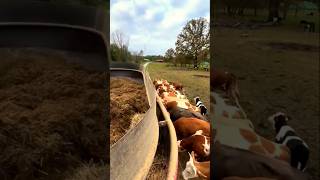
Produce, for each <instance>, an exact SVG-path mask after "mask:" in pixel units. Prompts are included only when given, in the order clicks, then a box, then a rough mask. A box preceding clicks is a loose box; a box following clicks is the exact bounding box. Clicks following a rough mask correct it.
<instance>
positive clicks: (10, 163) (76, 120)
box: [0, 51, 108, 179]
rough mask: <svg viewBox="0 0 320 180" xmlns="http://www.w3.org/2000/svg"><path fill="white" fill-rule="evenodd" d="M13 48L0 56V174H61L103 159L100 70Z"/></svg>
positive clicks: (7, 176)
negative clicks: (13, 51) (96, 70)
mask: <svg viewBox="0 0 320 180" xmlns="http://www.w3.org/2000/svg"><path fill="white" fill-rule="evenodd" d="M0 52H2V51H0ZM3 53H5V52H2V54H1V55H3ZM10 53H12V52H10ZM16 54H19V51H17V52H16ZM16 54H12V55H11V56H10V54H8V53H7V54H5V55H4V56H2V58H3V57H5V58H4V61H1V62H0V65H1V66H2V65H4V66H5V67H6V68H5V69H0V70H1V73H0V152H1V153H0V179H64V178H65V175H66V174H67V173H69V172H70V170H71V169H73V168H77V167H79V166H80V165H81V163H84V162H87V161H89V160H90V159H93V160H94V162H99V161H106V160H107V153H106V149H107V148H108V147H107V138H106V137H107V130H106V122H105V121H104V118H103V110H104V107H105V106H104V105H105V102H104V97H105V88H104V82H105V80H106V76H105V75H104V74H103V73H98V72H93V71H87V70H84V69H82V68H81V67H80V66H77V65H70V64H68V65H67V64H65V63H64V61H63V60H64V57H61V56H60V55H57V54H50V55H44V54H37V53H33V52H32V51H26V53H23V54H21V55H19V56H17V55H16ZM2 67H3V66H2Z"/></svg>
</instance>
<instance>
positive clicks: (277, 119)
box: [268, 112, 291, 129]
mask: <svg viewBox="0 0 320 180" xmlns="http://www.w3.org/2000/svg"><path fill="white" fill-rule="evenodd" d="M290 119H291V118H290V117H289V116H287V115H286V114H285V113H283V112H277V113H275V114H273V115H271V116H270V117H269V118H268V121H269V122H270V123H271V124H272V127H273V128H274V129H276V127H277V126H282V125H286V124H287V122H288V121H289V120H290Z"/></svg>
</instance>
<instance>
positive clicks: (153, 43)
mask: <svg viewBox="0 0 320 180" xmlns="http://www.w3.org/2000/svg"><path fill="white" fill-rule="evenodd" d="M178 1H179V2H177V1H170V0H151V1H150V0H115V1H112V2H111V11H110V19H111V23H110V31H111V33H112V32H114V31H115V30H120V31H122V32H123V33H125V34H126V35H128V36H130V45H129V49H130V50H131V51H140V50H144V52H145V54H164V53H165V51H166V50H167V49H168V48H174V47H175V41H176V37H177V35H178V34H179V33H180V31H181V30H182V28H183V26H184V25H185V23H186V22H187V21H188V20H190V19H192V18H199V17H205V18H206V19H208V20H209V16H210V1H209V0H201V1H199V0H185V1H182V2H180V0H178Z"/></svg>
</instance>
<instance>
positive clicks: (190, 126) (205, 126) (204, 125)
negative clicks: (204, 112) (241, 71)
mask: <svg viewBox="0 0 320 180" xmlns="http://www.w3.org/2000/svg"><path fill="white" fill-rule="evenodd" d="M173 125H174V128H175V130H176V133H177V138H178V140H181V139H184V138H187V137H189V136H192V135H193V134H195V133H196V132H197V131H198V130H202V132H203V133H202V134H203V135H204V136H208V137H209V136H210V123H208V122H207V121H204V120H201V119H197V118H186V117H181V118H179V119H178V120H176V121H175V122H173Z"/></svg>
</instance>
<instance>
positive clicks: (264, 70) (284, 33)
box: [213, 26, 319, 180]
mask: <svg viewBox="0 0 320 180" xmlns="http://www.w3.org/2000/svg"><path fill="white" fill-rule="evenodd" d="M214 31H215V36H214V40H213V41H214V49H213V51H214V57H213V65H214V66H215V67H218V68H221V69H226V70H228V71H230V72H233V73H234V74H235V75H236V76H237V77H238V79H239V90H240V94H241V97H240V104H241V105H242V107H243V109H244V110H245V111H246V113H247V114H248V117H249V119H250V120H251V121H252V122H253V123H254V125H255V127H256V131H257V132H258V133H259V134H260V135H262V136H264V137H266V138H268V139H270V140H273V139H274V137H275V132H274V130H273V129H272V127H271V126H270V125H269V124H268V123H267V117H268V116H270V115H271V114H273V113H275V112H277V111H283V112H286V113H288V114H289V115H290V116H291V117H292V120H291V121H290V122H289V125H291V126H292V127H293V128H294V129H295V130H296V131H297V133H298V135H299V136H301V137H302V139H304V140H305V141H306V143H307V144H308V145H309V147H310V148H311V156H310V158H309V162H308V168H307V173H309V174H310V175H311V176H312V178H311V179H312V180H316V179H319V164H318V163H319V33H304V32H302V31H301V30H298V29H297V28H290V26H279V27H265V28H261V29H258V30H240V29H231V28H219V27H217V28H216V29H215V30H214ZM243 33H246V34H248V36H247V37H243V36H241V34H243Z"/></svg>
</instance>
